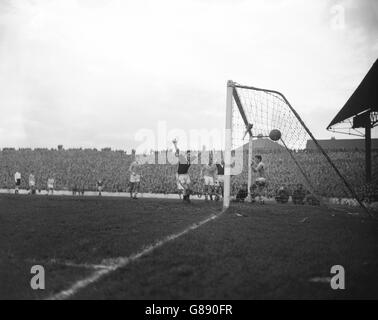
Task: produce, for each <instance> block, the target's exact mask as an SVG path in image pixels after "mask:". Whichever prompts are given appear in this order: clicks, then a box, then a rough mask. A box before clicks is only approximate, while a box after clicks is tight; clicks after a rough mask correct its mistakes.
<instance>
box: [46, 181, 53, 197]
mask: <svg viewBox="0 0 378 320" xmlns="http://www.w3.org/2000/svg"><path fill="white" fill-rule="evenodd" d="M54 183H55V180H54V178H48V179H47V194H48V195H49V194H50V193H51V194H52V195H53V194H54Z"/></svg>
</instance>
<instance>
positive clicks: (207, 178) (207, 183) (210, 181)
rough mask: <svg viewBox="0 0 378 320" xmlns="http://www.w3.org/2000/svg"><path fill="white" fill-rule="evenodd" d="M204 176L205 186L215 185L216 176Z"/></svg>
mask: <svg viewBox="0 0 378 320" xmlns="http://www.w3.org/2000/svg"><path fill="white" fill-rule="evenodd" d="M203 178H204V180H205V186H213V185H214V177H210V176H204V177H203Z"/></svg>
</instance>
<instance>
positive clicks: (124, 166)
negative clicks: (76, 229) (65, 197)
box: [0, 141, 378, 202]
mask: <svg viewBox="0 0 378 320" xmlns="http://www.w3.org/2000/svg"><path fill="white" fill-rule="evenodd" d="M258 143H259V144H260V145H258V144H257V145H256V146H255V148H254V153H255V154H257V153H258V154H261V155H262V157H263V161H264V163H265V164H266V167H267V180H268V186H267V193H268V196H270V197H272V198H274V197H275V196H276V194H277V191H278V190H279V189H280V188H281V187H285V188H286V189H287V190H288V191H289V193H290V194H293V193H294V191H295V188H296V187H297V185H298V184H301V183H303V181H302V180H301V178H300V176H299V175H298V174H297V171H296V168H295V166H294V164H293V162H292V161H291V159H290V156H289V155H288V153H287V152H286V150H283V149H282V148H277V147H276V146H274V145H272V146H273V147H272V148H267V147H268V146H267V145H266V144H264V142H263V141H259V142H258ZM268 143H270V142H268ZM328 154H329V155H330V157H331V158H332V159H333V161H334V162H335V164H336V166H337V167H338V168H339V169H340V171H341V172H342V173H343V174H344V175H345V176H346V177H347V179H348V181H349V182H350V183H351V184H352V186H353V187H354V189H355V190H356V191H357V193H358V195H359V197H360V198H361V199H362V200H365V201H368V202H372V201H377V199H378V197H377V195H378V181H377V176H378V174H377V173H378V150H373V164H374V166H373V181H372V182H371V183H370V184H366V183H365V182H364V175H363V172H364V152H363V151H360V150H358V149H352V150H345V149H335V150H332V149H329V150H328ZM297 155H298V156H299V157H300V158H302V160H303V163H305V165H306V167H305V168H304V169H305V170H306V172H308V173H309V174H310V175H311V176H313V177H316V178H317V179H316V181H317V183H318V185H317V186H316V188H317V189H318V190H320V193H321V196H325V197H343V194H342V192H341V190H339V189H338V187H337V185H338V184H336V183H335V181H333V180H332V179H330V178H329V177H330V175H329V174H328V173H327V172H324V171H321V170H320V167H317V165H316V164H317V163H319V161H320V159H321V156H320V155H319V154H318V153H317V152H316V151H313V150H301V151H297ZM159 156H160V155H159ZM244 157H245V161H244V166H246V164H247V152H246V150H245V152H244ZM152 158H155V159H157V158H158V154H157V153H155V157H152ZM131 161H132V156H131V155H130V154H127V153H126V152H122V151H119V150H118V151H112V150H110V149H108V148H106V150H103V151H98V150H96V149H67V150H65V149H63V148H61V147H60V148H59V149H54V150H52V149H41V148H39V149H34V150H32V149H19V150H16V149H14V148H4V149H3V150H1V151H0V188H1V189H11V188H13V187H14V173H15V172H16V171H20V172H21V174H22V182H21V188H22V189H27V188H28V179H27V177H28V176H29V174H30V173H33V174H34V175H35V178H36V188H37V190H43V189H45V188H46V182H47V179H48V177H53V178H54V179H55V189H56V190H70V191H72V190H85V191H95V190H96V181H97V180H98V179H102V180H103V182H104V191H109V192H114V191H118V192H119V191H126V190H127V188H128V183H129V172H128V168H129V165H130V163H131ZM200 171H201V165H198V164H194V165H192V167H191V168H190V171H189V172H190V175H191V179H192V182H193V190H194V191H195V192H196V193H201V191H202V181H201V177H200ZM175 173H176V165H173V164H144V165H143V169H142V181H141V192H149V193H162V194H167V193H176V192H177V190H176V177H175ZM246 181H247V170H246V168H245V170H243V172H242V173H241V174H240V175H237V176H234V177H232V193H233V194H234V195H235V194H236V193H237V192H238V190H239V189H240V186H241V185H242V184H243V183H245V182H246Z"/></svg>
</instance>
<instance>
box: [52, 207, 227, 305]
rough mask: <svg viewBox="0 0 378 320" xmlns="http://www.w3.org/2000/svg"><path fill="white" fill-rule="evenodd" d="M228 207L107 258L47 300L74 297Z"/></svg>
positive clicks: (210, 219)
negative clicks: (129, 251)
mask: <svg viewBox="0 0 378 320" xmlns="http://www.w3.org/2000/svg"><path fill="white" fill-rule="evenodd" d="M226 210H227V209H223V210H222V211H221V212H219V213H214V214H212V215H211V216H209V217H207V218H206V219H204V220H201V221H200V222H197V223H193V224H191V225H190V226H189V227H187V228H186V229H184V230H183V231H181V232H178V233H174V234H171V235H169V236H166V237H164V238H163V239H161V240H159V241H157V242H155V243H153V244H150V245H148V246H146V247H144V248H143V249H142V250H140V251H138V252H137V253H134V254H132V255H130V256H128V257H118V258H113V259H105V260H103V261H102V263H101V266H102V267H103V268H101V269H97V270H96V271H94V272H93V273H92V274H90V275H89V276H88V277H86V278H84V279H81V280H78V281H77V282H75V283H74V284H73V285H72V286H71V287H70V288H68V289H66V290H63V291H60V292H58V293H56V294H53V295H51V296H49V297H48V298H47V299H46V300H65V299H69V298H71V297H73V296H74V295H75V294H76V293H78V292H79V291H80V290H82V289H84V288H86V287H88V286H89V285H91V284H93V283H95V282H97V281H99V280H100V279H101V278H103V277H104V276H106V275H109V274H110V273H112V272H114V271H116V270H118V269H121V268H124V267H126V266H127V265H128V264H130V263H131V262H133V261H135V260H138V259H139V258H141V257H143V256H145V255H147V254H150V253H151V252H152V251H154V250H155V249H157V248H160V247H162V246H163V245H165V244H166V243H168V242H170V241H173V240H175V239H178V238H179V237H181V236H183V235H184V234H187V233H188V232H190V231H193V230H195V229H197V228H199V227H201V226H203V225H204V224H206V223H208V222H210V221H213V220H215V219H217V218H218V217H220V216H221V215H222V214H223V213H224V212H225V211H226Z"/></svg>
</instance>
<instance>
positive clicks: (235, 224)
mask: <svg viewBox="0 0 378 320" xmlns="http://www.w3.org/2000/svg"><path fill="white" fill-rule="evenodd" d="M33 265H41V266H43V267H44V270H45V289H44V290H33V289H32V288H31V286H30V281H31V279H32V277H33V276H34V274H32V273H31V268H32V266H33ZM334 265H341V266H343V267H344V269H345V289H344V290H341V289H339V290H334V289H332V288H331V286H330V279H331V278H332V277H333V274H331V273H330V270H331V267H332V266H334ZM377 270H378V221H377V220H372V219H368V218H366V217H365V216H364V215H363V214H362V213H361V214H359V215H356V214H348V212H347V211H346V210H333V209H326V208H324V207H316V206H306V205H303V206H294V205H291V204H282V205H278V204H266V205H257V204H247V203H239V204H235V203H233V204H232V206H231V207H230V208H229V209H228V210H227V211H225V212H223V211H222V204H221V203H214V202H204V201H193V202H192V203H190V204H186V203H182V202H181V201H180V200H167V199H139V200H132V199H129V198H126V199H125V198H111V197H106V198H105V197H103V198H101V197H70V196H61V197H58V196H51V197H48V196H27V195H18V196H16V195H0V299H362V298H365V299H373V298H374V299H377V298H378V273H377Z"/></svg>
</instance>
